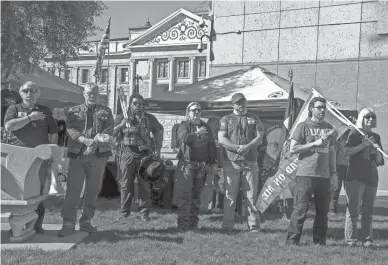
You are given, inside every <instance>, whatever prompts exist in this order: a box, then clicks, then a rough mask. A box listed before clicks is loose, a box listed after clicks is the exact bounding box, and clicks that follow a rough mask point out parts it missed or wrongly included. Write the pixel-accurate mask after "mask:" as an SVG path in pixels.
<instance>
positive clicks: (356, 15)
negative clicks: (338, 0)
mask: <svg viewBox="0 0 388 265" xmlns="http://www.w3.org/2000/svg"><path fill="white" fill-rule="evenodd" d="M319 12H320V13H319V25H325V24H341V23H356V22H359V21H360V18H361V3H359V4H353V5H343V6H328V7H321V8H320V9H319Z"/></svg>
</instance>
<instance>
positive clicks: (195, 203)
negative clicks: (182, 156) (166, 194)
mask: <svg viewBox="0 0 388 265" xmlns="http://www.w3.org/2000/svg"><path fill="white" fill-rule="evenodd" d="M182 171H183V174H182V177H181V179H180V180H179V182H178V227H182V228H185V229H187V228H190V227H197V226H198V221H199V218H198V214H199V208H200V206H201V193H202V190H203V187H204V186H205V181H206V171H205V167H204V165H203V164H202V163H196V162H193V163H192V162H184V166H183V169H182Z"/></svg>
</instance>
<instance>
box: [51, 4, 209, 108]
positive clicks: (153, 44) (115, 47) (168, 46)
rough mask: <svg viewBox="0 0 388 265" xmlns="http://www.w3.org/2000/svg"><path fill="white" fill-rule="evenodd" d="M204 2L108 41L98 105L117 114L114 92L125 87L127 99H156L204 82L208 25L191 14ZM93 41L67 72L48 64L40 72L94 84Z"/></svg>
mask: <svg viewBox="0 0 388 265" xmlns="http://www.w3.org/2000/svg"><path fill="white" fill-rule="evenodd" d="M207 3H208V2H207V1H205V2H204V3H202V4H201V5H200V6H199V9H196V11H195V13H193V12H190V11H187V10H184V9H179V10H177V11H176V12H174V13H172V14H171V15H170V16H168V17H166V18H164V19H163V20H162V21H160V22H158V23H157V24H155V25H151V24H150V22H149V21H148V22H147V23H146V24H145V26H142V27H135V28H129V35H128V36H127V37H122V38H114V39H111V40H110V43H109V51H108V50H107V51H106V56H105V57H104V61H103V66H102V71H101V78H100V81H99V82H98V85H99V86H100V88H101V95H102V96H101V98H100V101H101V103H102V104H106V105H108V106H109V107H110V108H111V109H112V110H113V112H114V114H116V113H117V112H118V111H120V110H119V109H120V107H119V104H118V102H119V99H118V94H117V89H118V88H123V89H124V92H125V94H126V96H127V98H128V96H129V95H131V94H132V93H133V92H138V93H140V94H142V95H143V97H144V98H151V97H152V98H157V95H158V93H160V92H163V91H171V90H173V89H174V88H176V87H181V86H185V85H187V84H193V83H194V82H198V81H200V80H202V79H205V78H206V77H207V76H208V73H209V71H208V69H207V65H208V62H207V52H206V47H207V39H206V38H202V39H201V37H202V36H203V35H204V34H206V33H207V23H202V25H201V26H199V24H200V23H201V21H202V18H201V17H200V16H198V15H197V14H196V13H198V14H201V12H202V13H203V10H202V9H203V8H204V7H205V6H207ZM98 43H99V40H95V41H90V42H88V43H86V44H85V48H83V49H79V51H78V59H77V60H74V61H69V62H67V65H68V67H67V68H66V69H58V68H54V67H53V66H52V64H50V62H49V60H47V62H46V65H45V69H46V70H48V71H49V72H50V73H52V74H55V75H57V76H60V77H61V78H64V79H67V80H69V81H70V82H73V83H75V84H77V85H80V86H83V85H85V84H86V83H89V82H95V77H94V71H95V67H96V60H97V52H96V51H97V47H98ZM200 43H202V44H201V45H202V49H201V50H200V51H199V50H198V44H200Z"/></svg>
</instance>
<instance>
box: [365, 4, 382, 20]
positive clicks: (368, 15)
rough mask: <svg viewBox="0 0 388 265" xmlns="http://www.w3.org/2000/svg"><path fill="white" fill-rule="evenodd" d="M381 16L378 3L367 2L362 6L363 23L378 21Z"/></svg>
mask: <svg viewBox="0 0 388 265" xmlns="http://www.w3.org/2000/svg"><path fill="white" fill-rule="evenodd" d="M378 14H379V3H378V2H367V3H363V4H362V19H361V21H362V22H368V21H376V20H377V19H378Z"/></svg>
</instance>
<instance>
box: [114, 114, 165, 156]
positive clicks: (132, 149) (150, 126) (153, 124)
mask: <svg viewBox="0 0 388 265" xmlns="http://www.w3.org/2000/svg"><path fill="white" fill-rule="evenodd" d="M123 118H124V115H123V114H120V115H117V117H116V119H115V126H117V125H119V124H120V122H121V121H122V120H123ZM142 118H145V121H144V122H145V124H146V126H147V130H149V132H152V134H153V135H154V136H155V135H156V134H157V133H159V132H160V131H161V130H163V126H162V125H161V124H160V123H159V121H158V120H157V119H156V117H155V116H154V115H152V114H150V113H147V112H145V113H144V116H143V117H142ZM138 122H139V121H138V120H137V119H136V118H135V117H132V118H131V124H133V125H134V126H138ZM126 131H127V128H123V129H121V130H120V132H119V136H118V142H121V143H122V144H121V145H120V161H121V162H122V163H125V161H128V159H130V158H131V157H144V156H146V155H148V151H147V150H143V151H140V150H139V145H137V144H131V143H129V144H127V141H124V140H125V137H126V135H125V132H126ZM149 132H148V133H149ZM128 137H131V139H130V140H129V141H130V142H132V140H133V142H134V143H136V142H137V141H136V139H132V137H137V136H134V135H129V136H128Z"/></svg>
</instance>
